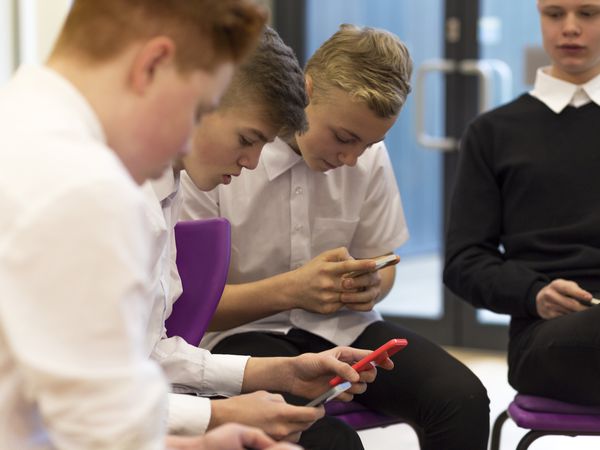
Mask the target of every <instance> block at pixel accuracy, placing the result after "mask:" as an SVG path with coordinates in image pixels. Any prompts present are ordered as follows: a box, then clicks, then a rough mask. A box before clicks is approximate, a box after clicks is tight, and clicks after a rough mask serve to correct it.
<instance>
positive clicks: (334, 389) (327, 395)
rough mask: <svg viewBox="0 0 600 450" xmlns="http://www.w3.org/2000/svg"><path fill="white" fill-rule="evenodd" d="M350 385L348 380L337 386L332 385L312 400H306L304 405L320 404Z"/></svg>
mask: <svg viewBox="0 0 600 450" xmlns="http://www.w3.org/2000/svg"><path fill="white" fill-rule="evenodd" d="M350 386H352V384H351V383H350V382H349V381H345V382H343V383H340V384H338V385H337V386H334V387H332V388H331V389H329V390H328V391H327V392H325V393H323V394H321V395H319V396H318V397H317V398H315V399H314V400H312V401H310V402H308V403H307V404H306V405H304V406H320V405H322V404H324V403H327V402H328V401H329V400H333V399H334V398H335V397H337V396H338V395H340V394H341V393H342V392H344V391H347V390H348V389H350Z"/></svg>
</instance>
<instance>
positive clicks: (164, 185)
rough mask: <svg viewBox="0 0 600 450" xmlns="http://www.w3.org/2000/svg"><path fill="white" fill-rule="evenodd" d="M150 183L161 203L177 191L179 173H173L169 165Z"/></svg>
mask: <svg viewBox="0 0 600 450" xmlns="http://www.w3.org/2000/svg"><path fill="white" fill-rule="evenodd" d="M151 184H152V189H153V190H154V193H155V194H156V197H157V198H158V200H159V201H160V202H161V203H162V202H163V201H164V200H166V199H169V198H171V199H172V198H173V197H174V196H175V195H176V194H177V192H178V191H179V173H178V174H177V175H175V173H174V172H173V167H172V166H169V167H168V168H167V170H165V172H164V173H163V174H162V176H161V177H160V178H158V179H156V180H153V181H152V182H151Z"/></svg>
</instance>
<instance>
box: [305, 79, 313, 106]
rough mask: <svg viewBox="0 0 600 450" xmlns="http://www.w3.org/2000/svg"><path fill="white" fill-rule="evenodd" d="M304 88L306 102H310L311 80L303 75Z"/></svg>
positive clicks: (311, 93)
mask: <svg viewBox="0 0 600 450" xmlns="http://www.w3.org/2000/svg"><path fill="white" fill-rule="evenodd" d="M304 88H305V89H306V95H307V96H308V101H309V102H310V100H311V99H312V95H313V80H312V77H311V76H310V75H304Z"/></svg>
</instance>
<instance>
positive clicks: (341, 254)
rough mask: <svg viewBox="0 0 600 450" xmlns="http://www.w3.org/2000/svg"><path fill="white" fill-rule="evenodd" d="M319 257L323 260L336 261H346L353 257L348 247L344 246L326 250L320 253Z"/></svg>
mask: <svg viewBox="0 0 600 450" xmlns="http://www.w3.org/2000/svg"><path fill="white" fill-rule="evenodd" d="M321 257H322V259H323V261H329V262H338V261H346V260H349V259H354V258H352V256H351V255H350V253H348V249H347V248H346V247H338V248H334V249H333V250H327V251H326V252H323V253H321Z"/></svg>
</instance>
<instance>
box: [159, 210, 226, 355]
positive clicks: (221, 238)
mask: <svg viewBox="0 0 600 450" xmlns="http://www.w3.org/2000/svg"><path fill="white" fill-rule="evenodd" d="M175 241H176V244H177V270H178V271H179V276H180V277H181V283H182V285H183V294H182V295H181V297H179V299H178V300H177V301H176V302H175V304H174V305H173V312H172V313H171V315H170V316H169V318H168V319H167V321H166V328H167V335H168V336H181V337H182V338H183V339H184V340H185V341H186V342H187V343H188V344H191V345H198V344H199V343H200V340H201V339H202V336H203V335H204V333H205V331H206V329H207V328H208V324H209V322H210V320H211V318H212V316H213V314H214V312H215V309H216V308H217V305H218V304H219V300H220V298H221V294H222V293H223V289H224V288H225V282H226V281H227V272H228V271H229V257H230V251H231V226H230V224H229V222H228V221H227V220H226V219H223V218H216V219H208V220H190V221H184V222H179V223H178V224H177V225H176V226H175Z"/></svg>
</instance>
